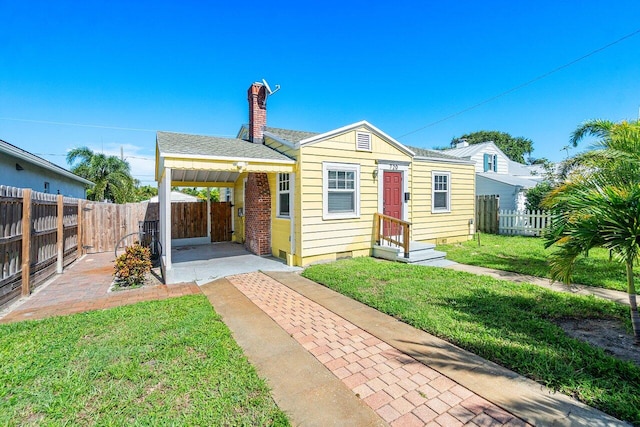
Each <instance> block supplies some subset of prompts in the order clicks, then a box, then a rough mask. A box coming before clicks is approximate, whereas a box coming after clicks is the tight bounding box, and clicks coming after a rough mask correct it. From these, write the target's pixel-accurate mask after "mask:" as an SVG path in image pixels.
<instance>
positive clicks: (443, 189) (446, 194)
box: [431, 171, 451, 212]
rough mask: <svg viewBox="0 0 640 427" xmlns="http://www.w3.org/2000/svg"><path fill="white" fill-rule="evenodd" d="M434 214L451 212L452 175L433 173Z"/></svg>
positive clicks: (432, 209)
mask: <svg viewBox="0 0 640 427" xmlns="http://www.w3.org/2000/svg"><path fill="white" fill-rule="evenodd" d="M431 179H432V182H433V191H432V194H431V200H432V206H431V211H432V212H451V173H449V172H435V171H434V172H432V173H431Z"/></svg>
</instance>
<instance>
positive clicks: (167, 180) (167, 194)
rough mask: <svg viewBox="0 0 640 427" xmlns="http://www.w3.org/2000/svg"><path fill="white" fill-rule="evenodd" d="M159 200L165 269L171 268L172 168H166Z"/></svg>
mask: <svg viewBox="0 0 640 427" xmlns="http://www.w3.org/2000/svg"><path fill="white" fill-rule="evenodd" d="M158 201H159V202H160V206H158V207H159V214H160V243H161V244H162V258H163V261H164V262H163V264H164V268H165V270H171V168H165V170H164V178H163V179H162V181H160V188H159V191H158ZM167 276H168V274H167ZM165 279H166V278H165Z"/></svg>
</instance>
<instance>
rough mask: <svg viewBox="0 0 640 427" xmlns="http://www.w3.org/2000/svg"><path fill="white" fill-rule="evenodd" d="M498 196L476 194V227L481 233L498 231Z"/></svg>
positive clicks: (495, 232)
mask: <svg viewBox="0 0 640 427" xmlns="http://www.w3.org/2000/svg"><path fill="white" fill-rule="evenodd" d="M499 210H500V197H498V196H476V229H477V230H478V231H480V232H482V233H489V234H497V233H498V214H499Z"/></svg>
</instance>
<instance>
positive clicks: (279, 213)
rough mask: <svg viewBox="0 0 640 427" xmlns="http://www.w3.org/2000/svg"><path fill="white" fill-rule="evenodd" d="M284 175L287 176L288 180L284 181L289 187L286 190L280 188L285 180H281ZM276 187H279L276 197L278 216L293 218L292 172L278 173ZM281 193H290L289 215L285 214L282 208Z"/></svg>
mask: <svg viewBox="0 0 640 427" xmlns="http://www.w3.org/2000/svg"><path fill="white" fill-rule="evenodd" d="M284 175H286V176H287V180H286V181H284V182H286V183H287V189H286V190H282V189H281V188H280V184H281V183H282V182H283V181H281V177H283V176H284ZM276 189H277V192H276V193H277V195H276V196H277V199H276V216H277V217H278V218H284V219H290V218H291V196H292V193H291V174H289V173H279V174H278V175H277V180H276ZM281 194H288V195H289V213H288V214H287V215H283V214H282V212H281V210H280V208H281V207H282V206H281V205H280V195H281Z"/></svg>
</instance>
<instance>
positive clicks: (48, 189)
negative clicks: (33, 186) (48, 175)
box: [44, 181, 51, 193]
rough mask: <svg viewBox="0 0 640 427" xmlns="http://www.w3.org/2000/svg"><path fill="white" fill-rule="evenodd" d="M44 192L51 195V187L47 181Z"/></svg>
mask: <svg viewBox="0 0 640 427" xmlns="http://www.w3.org/2000/svg"><path fill="white" fill-rule="evenodd" d="M44 192H45V193H50V192H51V186H50V185H49V183H48V182H47V181H45V182H44Z"/></svg>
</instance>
